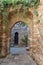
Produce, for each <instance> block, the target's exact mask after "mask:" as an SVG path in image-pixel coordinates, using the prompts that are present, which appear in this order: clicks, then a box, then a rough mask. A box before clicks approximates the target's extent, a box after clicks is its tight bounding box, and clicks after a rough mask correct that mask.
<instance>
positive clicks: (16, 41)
mask: <svg viewBox="0 0 43 65" xmlns="http://www.w3.org/2000/svg"><path fill="white" fill-rule="evenodd" d="M14 45H18V32H15V36H14Z"/></svg>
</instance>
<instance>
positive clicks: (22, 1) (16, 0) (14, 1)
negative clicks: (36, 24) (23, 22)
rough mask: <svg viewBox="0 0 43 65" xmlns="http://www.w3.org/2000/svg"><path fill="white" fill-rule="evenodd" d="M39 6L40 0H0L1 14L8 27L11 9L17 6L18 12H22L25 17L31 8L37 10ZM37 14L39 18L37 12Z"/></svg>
mask: <svg viewBox="0 0 43 65" xmlns="http://www.w3.org/2000/svg"><path fill="white" fill-rule="evenodd" d="M39 4H40V0H0V13H1V14H2V16H3V22H4V23H5V25H6V26H7V27H8V13H9V10H10V8H11V7H12V8H13V7H15V5H17V8H16V9H17V10H18V12H19V11H20V10H21V12H23V15H25V13H26V12H28V9H29V8H31V7H33V8H37V7H38V5H39ZM35 14H36V15H37V16H38V13H37V12H36V11H35ZM25 17H26V16H25Z"/></svg>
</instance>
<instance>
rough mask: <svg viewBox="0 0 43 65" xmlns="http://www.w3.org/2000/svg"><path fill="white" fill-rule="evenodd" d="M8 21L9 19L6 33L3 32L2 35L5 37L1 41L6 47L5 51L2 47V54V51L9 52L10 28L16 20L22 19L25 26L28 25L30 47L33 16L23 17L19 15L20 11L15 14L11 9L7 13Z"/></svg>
mask: <svg viewBox="0 0 43 65" xmlns="http://www.w3.org/2000/svg"><path fill="white" fill-rule="evenodd" d="M29 16H30V15H29ZM32 16H33V15H32ZM30 17H31V16H30ZM8 21H9V25H8V26H9V31H8V32H7V33H4V36H5V38H6V39H5V38H4V42H3V45H4V47H5V46H6V47H7V52H6V53H5V51H6V49H2V50H3V52H2V55H3V53H4V55H5V54H8V53H10V40H11V29H12V27H13V26H14V25H15V24H16V23H17V22H18V21H22V22H24V23H25V24H26V25H27V26H29V28H30V37H29V40H30V47H31V44H32V38H33V17H31V18H29V17H26V18H24V17H23V15H21V14H20V13H19V14H18V13H16V14H15V13H14V12H12V11H11V12H9V15H8ZM5 41H6V42H5Z"/></svg>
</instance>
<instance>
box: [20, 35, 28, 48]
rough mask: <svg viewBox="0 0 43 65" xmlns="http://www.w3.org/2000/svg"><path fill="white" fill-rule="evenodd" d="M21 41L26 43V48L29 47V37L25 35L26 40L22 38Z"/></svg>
mask: <svg viewBox="0 0 43 65" xmlns="http://www.w3.org/2000/svg"><path fill="white" fill-rule="evenodd" d="M21 40H22V42H23V43H24V45H26V47H27V45H28V36H27V35H24V38H22V39H21Z"/></svg>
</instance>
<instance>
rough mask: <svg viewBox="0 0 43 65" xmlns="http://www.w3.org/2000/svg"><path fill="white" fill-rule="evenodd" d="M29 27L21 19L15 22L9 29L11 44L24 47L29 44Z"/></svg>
mask: <svg viewBox="0 0 43 65" xmlns="http://www.w3.org/2000/svg"><path fill="white" fill-rule="evenodd" d="M29 37H30V28H29V26H27V24H25V23H24V22H22V21H18V22H17V23H15V24H14V25H13V27H12V29H11V42H10V44H11V46H13V47H14V46H15V45H18V46H19V47H26V46H28V45H29V42H30V41H29Z"/></svg>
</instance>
